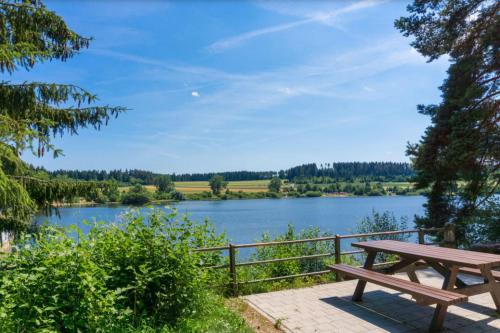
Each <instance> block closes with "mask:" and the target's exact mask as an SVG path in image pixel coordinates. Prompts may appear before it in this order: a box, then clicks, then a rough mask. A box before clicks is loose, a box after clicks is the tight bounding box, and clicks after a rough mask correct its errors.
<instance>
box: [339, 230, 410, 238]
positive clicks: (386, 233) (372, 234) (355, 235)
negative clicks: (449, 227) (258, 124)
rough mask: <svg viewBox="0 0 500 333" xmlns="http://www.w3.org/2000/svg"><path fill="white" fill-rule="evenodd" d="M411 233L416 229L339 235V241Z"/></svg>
mask: <svg viewBox="0 0 500 333" xmlns="http://www.w3.org/2000/svg"><path fill="white" fill-rule="evenodd" d="M413 233H418V229H408V230H394V231H380V232H372V233H364V234H351V235H341V236H339V237H340V238H341V239H346V238H364V237H372V236H383V235H400V234H413Z"/></svg>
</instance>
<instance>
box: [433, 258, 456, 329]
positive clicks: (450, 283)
mask: <svg viewBox="0 0 500 333" xmlns="http://www.w3.org/2000/svg"><path fill="white" fill-rule="evenodd" d="M457 275H458V267H457V266H453V267H452V269H451V270H450V271H449V272H448V273H447V274H446V275H445V277H444V282H443V288H442V289H444V290H453V287H454V286H455V283H456V281H457ZM447 311H448V305H443V304H437V305H436V310H434V316H433V317H432V321H431V326H430V328H429V332H439V331H441V330H442V329H443V322H444V317H446V312H447Z"/></svg>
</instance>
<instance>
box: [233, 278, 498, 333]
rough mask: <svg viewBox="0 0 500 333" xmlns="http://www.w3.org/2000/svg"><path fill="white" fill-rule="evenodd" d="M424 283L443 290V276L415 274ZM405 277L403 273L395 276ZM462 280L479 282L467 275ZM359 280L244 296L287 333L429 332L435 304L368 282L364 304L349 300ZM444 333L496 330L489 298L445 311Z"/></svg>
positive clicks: (495, 321) (493, 307) (496, 319)
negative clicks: (423, 303)
mask: <svg viewBox="0 0 500 333" xmlns="http://www.w3.org/2000/svg"><path fill="white" fill-rule="evenodd" d="M417 275H418V277H419V279H420V281H421V282H422V283H423V284H426V285H430V286H436V287H441V285H442V281H443V280H442V278H441V276H440V275H439V274H437V273H436V272H435V271H433V270H431V269H426V270H420V271H418V272H417ZM397 276H398V277H401V278H405V279H407V276H406V274H403V273H400V274H397ZM460 277H461V278H462V279H463V280H464V281H466V282H473V281H477V280H476V278H474V277H470V276H462V275H460ZM356 282H357V280H351V281H344V282H339V283H329V284H324V285H318V286H314V287H311V288H302V289H292V290H284V291H277V292H271V293H264V294H256V295H250V296H245V297H243V298H244V299H245V300H246V302H248V303H249V304H250V305H251V306H253V307H254V308H255V309H256V310H257V311H259V312H260V313H262V314H263V315H264V316H266V317H267V318H269V319H270V320H271V321H272V322H273V323H276V322H278V323H280V325H281V328H282V329H283V330H284V331H285V332H293V333H313V332H314V333H322V332H325V333H326V332H328V333H332V332H342V333H344V332H345V333H351V332H353V333H361V332H427V329H428V327H429V324H430V322H431V319H432V314H433V311H434V307H435V306H434V305H433V306H419V305H417V304H416V303H415V302H414V301H412V300H411V296H409V295H405V294H401V293H400V292H397V291H394V290H391V289H387V288H383V287H379V286H377V285H374V284H371V283H368V284H367V286H366V289H365V294H364V296H363V302H362V303H359V304H358V303H354V302H352V301H351V296H352V293H353V292H354V288H355V286H356ZM444 327H445V328H444V331H445V332H461V333H465V332H470V333H476V332H500V316H497V314H496V312H495V306H494V304H493V300H492V299H491V297H490V294H482V295H477V296H472V297H469V302H468V303H463V304H459V305H455V306H450V307H449V308H448V314H447V315H446V319H445V323H444Z"/></svg>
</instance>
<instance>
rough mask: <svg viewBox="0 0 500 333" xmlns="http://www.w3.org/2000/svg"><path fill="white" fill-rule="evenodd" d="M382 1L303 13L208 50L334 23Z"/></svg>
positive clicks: (214, 50) (355, 3)
mask: <svg viewBox="0 0 500 333" xmlns="http://www.w3.org/2000/svg"><path fill="white" fill-rule="evenodd" d="M382 2H383V1H378V0H363V1H358V2H354V3H352V4H350V5H348V6H345V7H342V8H339V9H332V10H328V11H325V10H323V11H315V12H310V13H303V15H302V16H303V17H305V18H303V19H301V20H296V21H293V22H289V23H284V24H278V25H273V26H269V27H265V28H261V29H256V30H252V31H248V32H245V33H242V34H240V35H236V36H232V37H228V38H224V39H221V40H218V41H216V42H214V43H212V44H210V45H209V46H207V47H206V50H207V51H208V52H210V53H218V52H222V51H224V50H226V49H229V48H233V47H236V46H238V45H239V44H241V43H243V42H245V41H247V40H250V39H253V38H256V37H259V36H263V35H267V34H271V33H276V32H281V31H285V30H289V29H292V28H296V27H298V26H302V25H305V24H309V23H323V24H328V25H334V23H335V21H336V19H337V18H338V17H339V16H341V15H343V14H348V13H352V12H356V11H359V10H362V9H365V8H369V7H373V6H376V5H379V4H381V3H382ZM292 6H293V5H292Z"/></svg>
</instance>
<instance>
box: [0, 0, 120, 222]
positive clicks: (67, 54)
mask: <svg viewBox="0 0 500 333" xmlns="http://www.w3.org/2000/svg"><path fill="white" fill-rule="evenodd" d="M0 20H1V22H0V71H1V73H2V75H3V79H2V80H1V81H0V230H3V231H5V230H8V231H19V230H25V229H26V228H27V227H29V226H30V224H31V221H32V217H33V214H34V213H35V212H36V210H38V209H50V207H51V206H52V204H53V203H54V202H60V201H62V200H65V199H68V198H71V197H74V196H80V195H83V194H86V193H88V192H89V191H93V190H95V189H96V184H95V183H91V182H75V181H62V180H53V179H50V178H48V177H44V176H43V175H42V174H41V173H40V172H37V171H36V170H34V169H33V168H31V167H30V166H29V165H27V164H26V163H25V162H23V161H22V160H21V158H20V156H21V154H22V153H23V152H27V151H29V152H32V153H33V154H35V155H36V156H38V157H40V156H43V155H44V154H46V153H52V154H53V155H54V157H57V156H58V155H60V154H61V151H60V150H59V149H57V148H56V147H54V145H53V144H52V143H51V139H52V138H53V137H54V136H55V135H64V134H70V135H76V134H78V130H79V129H81V128H85V127H91V128H94V129H96V130H99V129H100V128H101V127H102V126H103V125H106V124H107V123H108V120H109V119H110V118H111V117H116V116H117V115H118V114H119V113H121V112H122V111H124V108H122V107H109V106H96V105H95V102H96V101H97V97H96V95H94V94H92V93H90V92H88V91H86V90H85V89H83V88H80V87H78V86H75V85H68V84H57V83H47V82H22V83H12V82H10V81H9V79H10V78H15V73H16V72H17V71H19V70H30V69H31V68H33V67H34V66H35V65H37V64H39V63H42V62H45V61H52V60H60V61H66V60H68V59H70V58H71V57H73V56H74V55H76V54H77V53H78V52H79V51H80V50H82V49H85V48H87V47H88V46H89V44H90V41H91V40H90V39H89V38H85V37H82V36H80V35H78V34H77V33H75V32H73V31H72V30H71V29H70V28H69V27H68V26H67V25H66V23H65V22H64V20H63V19H62V18H61V17H59V16H58V15H56V14H55V13H54V12H52V11H50V10H48V9H47V8H46V7H45V6H44V4H43V3H42V2H40V1H38V0H24V1H0Z"/></svg>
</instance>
